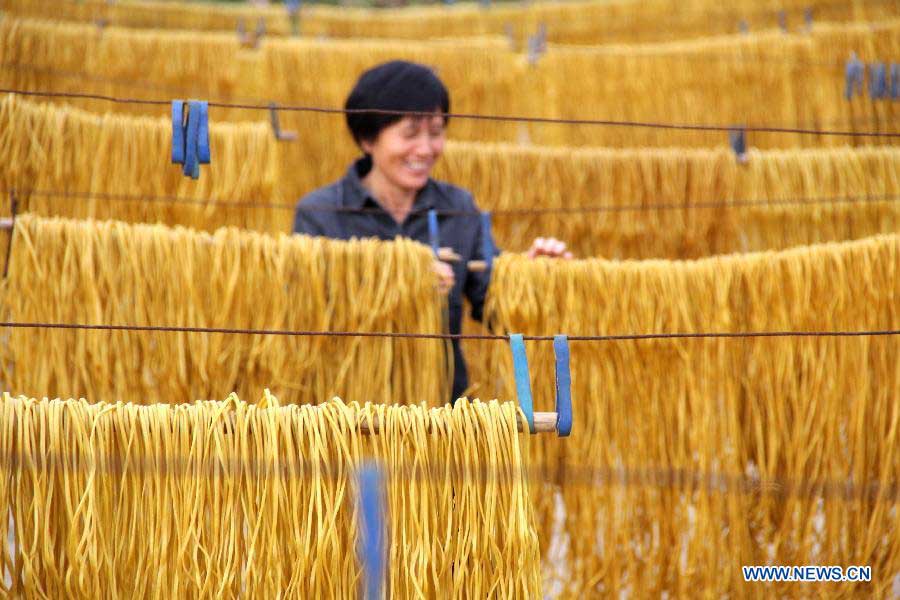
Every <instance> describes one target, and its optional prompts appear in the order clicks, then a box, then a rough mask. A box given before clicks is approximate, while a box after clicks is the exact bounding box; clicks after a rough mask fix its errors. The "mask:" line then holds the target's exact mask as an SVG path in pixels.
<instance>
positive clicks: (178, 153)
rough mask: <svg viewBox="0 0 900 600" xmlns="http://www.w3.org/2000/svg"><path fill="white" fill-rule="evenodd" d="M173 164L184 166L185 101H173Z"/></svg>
mask: <svg viewBox="0 0 900 600" xmlns="http://www.w3.org/2000/svg"><path fill="white" fill-rule="evenodd" d="M172 163H173V164H176V165H183V164H184V101H183V100H172Z"/></svg>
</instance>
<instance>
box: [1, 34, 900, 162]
mask: <svg viewBox="0 0 900 600" xmlns="http://www.w3.org/2000/svg"><path fill="white" fill-rule="evenodd" d="M73 47H78V48H79V49H80V50H79V52H72V50H71V49H72V48H73ZM851 53H855V54H856V55H857V56H858V57H859V58H860V59H861V60H863V61H866V62H878V61H880V62H883V63H884V62H887V63H889V62H890V61H892V60H894V59H895V57H896V56H898V54H900V18H894V19H885V20H882V21H878V22H872V23H850V24H820V25H817V26H816V27H815V28H814V29H813V30H812V31H811V32H810V33H792V34H783V33H781V32H778V31H774V32H760V33H754V34H751V35H728V36H719V37H710V38H703V39H699V40H693V41H678V42H667V43H656V44H632V45H607V46H594V47H574V46H551V47H550V49H549V50H548V52H547V53H546V54H545V55H544V56H542V57H541V59H540V60H539V61H538V62H537V63H536V64H534V65H532V64H529V62H528V60H527V59H526V58H525V57H524V56H523V55H522V54H520V53H516V52H513V51H511V50H509V49H507V48H503V47H501V46H498V45H497V44H496V43H495V42H491V41H489V40H481V41H477V40H476V41H473V42H472V43H467V44H465V45H461V44H458V43H449V42H442V41H430V42H429V41H422V42H415V41H402V40H331V41H320V40H308V39H271V40H266V41H265V42H264V43H263V44H262V45H261V46H260V48H259V49H258V50H254V51H252V52H250V51H246V50H243V49H242V48H241V45H240V43H239V41H238V40H237V38H236V37H235V36H234V35H230V34H225V33H207V34H198V33H194V32H178V31H161V30H160V31H136V30H130V29H121V28H113V27H110V28H107V29H105V30H103V33H102V35H99V34H98V33H97V31H96V29H95V27H93V26H91V25H83V24H69V23H55V22H49V21H34V20H30V19H15V18H7V19H4V20H2V21H0V83H2V84H3V86H4V87H7V88H14V89H25V90H36V91H48V90H50V91H56V92H78V93H86V92H91V93H97V94H103V95H110V96H116V97H127V98H144V99H156V100H159V99H171V98H185V97H193V98H205V99H210V100H217V101H231V102H239V103H254V104H257V105H261V106H267V105H268V103H269V102H277V103H280V104H282V105H294V106H295V105H304V106H323V107H340V106H342V105H343V102H344V100H345V98H346V95H347V94H348V92H349V89H350V87H351V86H352V82H353V81H355V80H356V79H357V78H358V77H359V75H360V74H361V73H362V72H363V71H364V70H365V69H367V68H369V67H372V66H374V65H376V64H378V63H381V62H384V61H387V60H393V59H398V58H402V59H408V60H413V61H417V62H421V63H424V64H428V65H431V66H433V67H434V68H435V69H436V70H437V71H438V72H439V74H440V76H441V78H442V79H443V80H444V82H445V83H446V84H447V86H448V88H449V89H450V90H451V92H452V99H453V104H452V107H451V109H452V111H455V112H458V113H467V114H480V115H516V116H532V117H548V118H560V119H600V120H614V121H638V122H650V123H653V122H661V123H678V124H717V125H721V126H727V127H730V126H746V127H753V126H757V127H760V126H775V127H787V128H800V129H806V130H828V131H841V132H866V131H896V122H895V121H896V116H897V113H896V111H897V108H896V102H891V101H890V100H889V99H881V100H873V99H872V98H871V97H870V95H869V93H868V91H867V90H863V92H862V93H859V94H855V95H854V96H853V98H852V99H851V100H847V99H846V98H845V96H844V92H845V85H844V83H845V80H844V69H845V63H846V61H847V59H848V57H849V56H850V55H851ZM172 56H178V57H179V60H177V61H173V60H171V57H172ZM311 73H315V76H314V77H313V76H309V74H311ZM585 74H590V75H591V76H589V77H586V76H585ZM287 75H290V76H287ZM867 77H868V75H867ZM138 82H139V83H138ZM63 101H65V102H73V100H71V99H67V100H63ZM78 103H79V106H83V107H86V108H91V109H93V110H96V111H98V112H108V111H115V112H121V111H127V112H129V113H131V114H142V115H149V114H153V115H156V114H159V107H158V106H147V105H141V104H114V103H110V102H106V101H101V100H92V101H88V100H80V101H78ZM212 116H213V118H214V119H215V120H218V121H221V120H229V121H246V120H256V121H260V122H268V119H269V116H268V114H267V111H260V110H256V111H250V110H246V109H233V108H229V109H226V108H216V109H214V110H213V112H212ZM280 117H281V123H282V126H283V127H284V128H285V129H288V130H291V131H294V132H296V133H297V134H298V138H299V139H298V141H296V142H292V143H287V144H285V152H287V153H289V155H290V156H291V159H292V160H294V161H299V160H303V158H304V157H308V156H309V155H310V154H311V153H314V154H319V153H324V152H325V149H326V148H327V149H328V150H329V151H330V150H331V149H332V148H333V146H334V140H336V139H348V137H347V135H346V132H345V126H344V123H343V120H342V119H341V118H340V116H339V115H333V114H313V113H309V112H282V113H281V114H280ZM450 135H451V136H452V137H453V138H454V139H458V140H470V141H496V142H510V143H518V144H537V145H559V146H573V145H575V146H611V147H630V146H658V145H663V146H684V147H713V146H727V143H728V133H727V132H726V131H703V130H685V129H660V128H654V127H613V126H579V127H574V126H571V125H561V124H547V123H522V122H507V121H485V120H480V119H464V118H460V119H455V120H453V121H452V123H451V126H450ZM747 135H748V137H747V143H748V144H749V145H750V146H752V147H758V148H779V147H780V148H784V147H796V146H807V147H818V146H844V145H873V144H889V143H890V141H891V138H884V137H865V136H848V135H820V134H800V133H789V132H788V133H785V132H777V133H772V132H752V131H751V132H748V134H747ZM326 144H327V146H326ZM346 146H347V148H348V150H349V148H350V146H351V144H349V141H348V144H347V145H346Z"/></svg>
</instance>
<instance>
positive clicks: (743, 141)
mask: <svg viewBox="0 0 900 600" xmlns="http://www.w3.org/2000/svg"><path fill="white" fill-rule="evenodd" d="M728 138H729V141H730V142H731V149H732V150H734V153H735V154H737V155H738V156H743V155H744V154H746V153H747V137H746V135H745V133H744V130H743V129H732V130H731V131H730V132H728Z"/></svg>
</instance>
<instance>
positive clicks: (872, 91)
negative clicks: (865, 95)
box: [869, 63, 887, 100]
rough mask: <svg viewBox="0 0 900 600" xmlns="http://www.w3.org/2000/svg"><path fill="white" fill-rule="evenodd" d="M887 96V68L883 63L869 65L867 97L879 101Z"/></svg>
mask: <svg viewBox="0 0 900 600" xmlns="http://www.w3.org/2000/svg"><path fill="white" fill-rule="evenodd" d="M886 96H887V68H885V66H884V63H872V64H871V65H869V97H870V98H871V99H872V100H880V99H881V98H884V97H886Z"/></svg>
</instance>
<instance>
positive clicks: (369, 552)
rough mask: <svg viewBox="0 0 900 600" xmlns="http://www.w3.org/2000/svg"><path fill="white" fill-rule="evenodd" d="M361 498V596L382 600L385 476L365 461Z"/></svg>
mask: <svg viewBox="0 0 900 600" xmlns="http://www.w3.org/2000/svg"><path fill="white" fill-rule="evenodd" d="M358 482H359V502H360V511H359V512H360V517H361V523H360V535H359V554H360V562H361V563H362V566H363V586H364V593H363V594H362V597H363V598H366V599H367V600H382V598H383V595H382V593H383V589H384V573H385V565H386V562H387V561H386V560H385V537H386V535H385V530H386V529H387V527H386V523H385V511H384V477H383V476H382V473H381V470H380V469H379V468H378V466H377V465H375V464H373V463H369V464H366V465H364V466H363V467H362V468H361V469H360V471H359V475H358Z"/></svg>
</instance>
